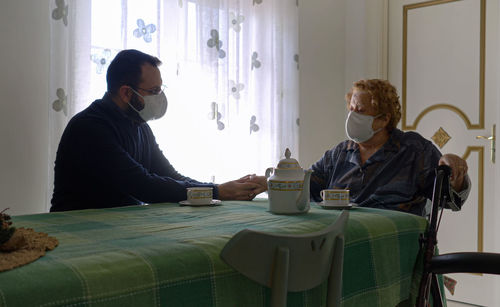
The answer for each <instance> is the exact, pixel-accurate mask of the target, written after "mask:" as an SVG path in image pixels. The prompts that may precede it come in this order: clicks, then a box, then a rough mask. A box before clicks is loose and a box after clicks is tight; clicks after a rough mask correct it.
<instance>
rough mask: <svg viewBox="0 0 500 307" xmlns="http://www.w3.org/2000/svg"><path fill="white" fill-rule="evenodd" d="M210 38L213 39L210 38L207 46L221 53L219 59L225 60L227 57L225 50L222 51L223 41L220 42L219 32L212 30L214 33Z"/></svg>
mask: <svg viewBox="0 0 500 307" xmlns="http://www.w3.org/2000/svg"><path fill="white" fill-rule="evenodd" d="M210 36H211V37H212V38H210V39H209V40H208V41H207V46H208V47H209V48H214V47H215V49H216V50H217V51H218V53H219V58H220V59H223V58H225V57H226V52H225V51H224V50H222V49H221V48H222V41H221V40H219V31H217V30H215V29H212V31H210Z"/></svg>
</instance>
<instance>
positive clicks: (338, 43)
mask: <svg viewBox="0 0 500 307" xmlns="http://www.w3.org/2000/svg"><path fill="white" fill-rule="evenodd" d="M305 2H306V1H302V2H300V4H299V65H300V67H299V71H300V87H299V92H300V132H299V148H300V149H299V162H300V164H301V165H302V167H309V166H310V165H311V164H312V163H314V162H315V161H317V160H318V159H319V158H321V156H322V155H323V154H324V152H325V151H326V150H328V149H330V148H331V147H332V146H333V145H334V144H337V143H338V142H339V141H341V140H343V139H344V135H345V133H344V128H343V127H344V121H345V103H344V94H345V79H344V71H345V48H344V46H345V7H346V4H345V3H346V1H331V0H315V1H314V2H312V1H311V2H309V1H307V5H306V4H305ZM312 3H314V5H312Z"/></svg>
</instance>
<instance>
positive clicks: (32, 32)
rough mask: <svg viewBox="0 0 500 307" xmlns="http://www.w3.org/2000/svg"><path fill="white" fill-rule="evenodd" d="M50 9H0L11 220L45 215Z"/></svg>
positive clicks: (0, 113) (15, 0)
mask: <svg viewBox="0 0 500 307" xmlns="http://www.w3.org/2000/svg"><path fill="white" fill-rule="evenodd" d="M47 3H48V0H36V1H33V0H2V9H0V29H2V30H1V31H0V44H1V45H0V65H1V67H2V74H0V97H1V98H0V99H1V103H0V107H1V110H0V142H1V151H0V170H1V171H0V210H2V208H6V207H10V208H11V209H10V210H9V211H8V213H10V214H23V213H28V212H42V211H43V210H44V209H45V202H46V198H47V179H46V178H47V172H48V166H47V156H48V149H47V143H48V114H47V107H46V104H47V101H46V98H45V97H47V93H48V74H49V64H48V59H49V22H48V18H47V16H48V15H49V10H48V5H47ZM33 208H35V209H33Z"/></svg>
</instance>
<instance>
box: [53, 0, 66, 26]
mask: <svg viewBox="0 0 500 307" xmlns="http://www.w3.org/2000/svg"><path fill="white" fill-rule="evenodd" d="M52 19H54V20H59V19H62V22H63V24H64V26H68V6H67V5H66V4H65V3H64V0H56V8H55V9H54V10H52Z"/></svg>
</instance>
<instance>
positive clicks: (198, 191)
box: [187, 187, 213, 205]
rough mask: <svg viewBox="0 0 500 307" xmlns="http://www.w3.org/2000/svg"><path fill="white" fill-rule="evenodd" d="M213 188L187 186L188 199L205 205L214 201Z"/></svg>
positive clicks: (193, 202)
mask: <svg viewBox="0 0 500 307" xmlns="http://www.w3.org/2000/svg"><path fill="white" fill-rule="evenodd" d="M212 198H213V188H211V187H194V188H187V201H188V202H189V203H191V204H198V205H202V204H203V205H205V204H209V203H211V202H212Z"/></svg>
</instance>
